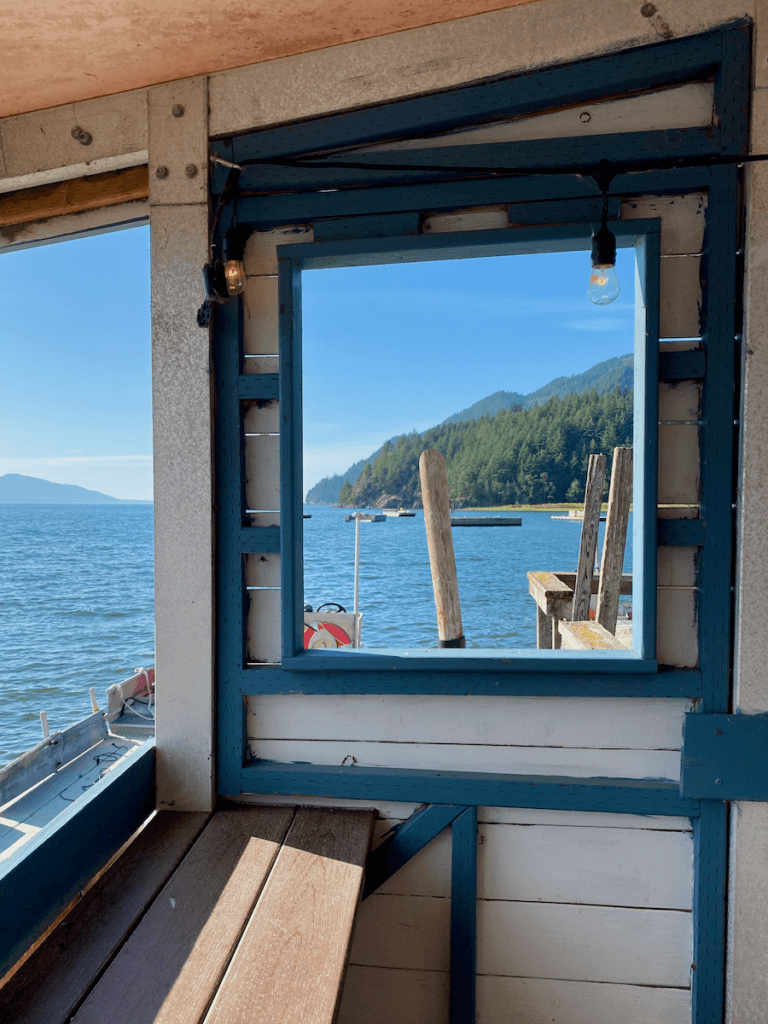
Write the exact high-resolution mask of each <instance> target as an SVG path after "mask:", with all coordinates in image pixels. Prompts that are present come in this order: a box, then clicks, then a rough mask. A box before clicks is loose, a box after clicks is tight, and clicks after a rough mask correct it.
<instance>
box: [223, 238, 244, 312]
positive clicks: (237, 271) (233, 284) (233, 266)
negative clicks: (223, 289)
mask: <svg viewBox="0 0 768 1024" xmlns="http://www.w3.org/2000/svg"><path fill="white" fill-rule="evenodd" d="M222 250H223V251H222V256H223V259H224V278H225V280H226V282H227V294H228V295H229V296H233V295H239V294H240V293H241V292H242V291H243V290H244V289H245V271H244V270H243V247H242V243H241V241H240V233H239V232H238V230H237V229H236V228H230V229H229V231H227V233H226V234H225V235H224V245H223V247H222Z"/></svg>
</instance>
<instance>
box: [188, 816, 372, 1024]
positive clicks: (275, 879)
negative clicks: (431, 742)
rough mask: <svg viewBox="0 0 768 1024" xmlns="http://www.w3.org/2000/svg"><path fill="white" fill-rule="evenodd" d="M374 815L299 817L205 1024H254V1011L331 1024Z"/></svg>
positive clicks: (269, 1017) (273, 1017) (275, 1017)
mask: <svg viewBox="0 0 768 1024" xmlns="http://www.w3.org/2000/svg"><path fill="white" fill-rule="evenodd" d="M375 817H376V812H375V811H347V810H336V811H334V810H328V809H322V810H321V809H317V808H315V809H312V808H302V809H300V810H299V811H297V813H296V818H295V821H294V823H293V825H292V826H291V830H290V832H289V833H288V835H287V836H286V839H285V843H284V845H283V847H282V849H281V850H280V854H279V856H278V858H277V861H276V863H275V867H274V869H273V871H272V873H271V875H270V877H269V881H268V882H267V884H266V886H265V888H264V893H263V895H262V897H261V899H260V900H259V903H258V905H257V907H256V909H255V911H254V912H253V915H252V916H251V920H250V921H249V923H248V927H247V928H246V931H245V933H244V935H243V938H242V941H241V943H240V945H239V946H238V948H237V951H236V953H235V955H234V957H233V958H232V963H231V965H230V968H229V970H228V972H227V974H226V977H225V978H224V981H223V982H222V984H221V987H220V988H219V991H218V993H217V995H216V999H215V1000H214V1002H213V1005H212V1007H211V1011H210V1013H209V1014H208V1016H207V1017H206V1018H205V1024H250V1022H252V1021H253V1020H254V1011H253V1008H254V1007H255V1006H258V1007H259V1017H260V1018H261V1019H262V1020H265V1021H266V1020H288V1019H290V1020H295V1021H302V1024H321V1022H328V1024H330V1022H331V1020H332V1019H333V1015H334V1011H335V1008H336V1004H337V1000H338V995H339V988H340V985H341V981H342V977H343V973H344V968H345V965H346V959H347V949H348V946H349V940H350V935H351V932H352V923H353V920H354V915H355V911H356V909H357V904H358V900H359V898H360V889H361V886H362V880H363V866H364V864H365V859H366V856H367V853H368V848H369V846H370V842H371V835H372V832H373V825H374V820H375ZM254 964H258V969H257V970H254ZM281 1007H282V1012H281V1011H280V1008H281ZM286 1007H290V1011H289V1012H288V1013H287V1012H286V1010H285V1008H286ZM179 1020H180V1021H181V1018H179ZM185 1020H186V1018H185ZM168 1024H170V1022H168Z"/></svg>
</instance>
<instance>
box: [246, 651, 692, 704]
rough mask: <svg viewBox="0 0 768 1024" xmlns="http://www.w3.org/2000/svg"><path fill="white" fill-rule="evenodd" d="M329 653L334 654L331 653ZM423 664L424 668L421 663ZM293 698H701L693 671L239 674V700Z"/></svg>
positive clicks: (274, 668)
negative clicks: (272, 695)
mask: <svg viewBox="0 0 768 1024" xmlns="http://www.w3.org/2000/svg"><path fill="white" fill-rule="evenodd" d="M331 653H333V652H331ZM422 664H423V663H422ZM260 693H265V694H266V693H293V694H310V693H312V694H338V693H367V694H405V693H412V694H417V693H420V694H442V695H445V696H450V695H453V696H459V697H461V696H481V695H484V696H501V697H690V698H697V697H698V696H699V695H700V693H701V673H700V672H699V671H698V670H697V669H661V670H659V671H658V672H646V673H642V674H639V675H628V674H625V675H616V674H615V673H608V674H606V675H601V674H600V673H591V672H589V673H583V674H582V673H579V674H572V673H560V672H552V671H549V670H544V671H542V670H541V668H540V669H539V671H538V672H530V671H518V670H517V669H510V667H509V666H508V665H507V666H504V665H503V664H499V665H496V666H494V670H493V671H483V672H468V671H466V670H465V669H464V668H463V666H462V665H460V664H457V665H455V667H454V666H450V667H449V666H448V665H446V666H445V667H440V666H438V667H437V668H435V667H432V668H424V669H422V667H421V666H419V667H414V666H413V665H411V667H410V668H408V669H399V668H398V667H397V664H396V663H393V664H390V665H389V666H387V668H386V669H385V670H383V671H377V672H374V671H368V672H340V671H322V672H300V673H299V672H292V671H287V670H286V669H284V668H282V667H281V666H279V665H264V666H250V667H248V668H245V669H244V670H243V671H242V673H241V695H242V696H244V697H245V696H249V695H250V696H256V695H258V694H260Z"/></svg>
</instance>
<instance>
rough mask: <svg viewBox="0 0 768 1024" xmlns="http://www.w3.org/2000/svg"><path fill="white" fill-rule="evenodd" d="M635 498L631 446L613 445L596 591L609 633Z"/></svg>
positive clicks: (600, 618) (601, 619)
mask: <svg viewBox="0 0 768 1024" xmlns="http://www.w3.org/2000/svg"><path fill="white" fill-rule="evenodd" d="M631 502H632V449H631V448H614V450H613V466H612V467H611V490H610V493H609V495H608V517H607V519H606V523H605V540H604V541H603V557H602V561H601V563H600V586H599V588H598V591H597V615H596V619H597V621H598V622H599V623H600V625H601V626H604V627H605V628H606V629H607V630H608V632H609V633H615V632H616V619H617V617H618V612H619V587H620V586H621V574H622V571H623V568H624V548H625V546H626V542H627V523H628V521H629V506H630V504H631Z"/></svg>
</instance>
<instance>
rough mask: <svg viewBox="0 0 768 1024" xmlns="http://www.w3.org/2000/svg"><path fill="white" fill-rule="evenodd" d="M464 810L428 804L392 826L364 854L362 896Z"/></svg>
mask: <svg viewBox="0 0 768 1024" xmlns="http://www.w3.org/2000/svg"><path fill="white" fill-rule="evenodd" d="M466 809H467V808H466V807H457V806H455V805H454V804H428V805H427V806H426V807H422V808H421V809H420V810H418V811H416V812H415V814H412V815H411V817H410V818H408V820H407V821H404V822H403V823H402V824H401V825H397V826H396V827H395V828H393V829H392V832H391V833H390V835H389V836H388V837H387V839H385V840H384V842H383V843H382V844H381V846H379V847H378V848H377V849H375V850H374V851H373V853H371V854H370V856H369V857H368V860H367V862H366V865H365V885H364V887H363V897H362V898H363V899H365V898H366V897H367V896H370V895H371V893H372V892H375V891H376V890H377V889H378V888H379V887H380V886H382V885H384V883H385V882H386V881H387V879H389V878H391V877H392V875H394V873H395V872H396V871H399V870H400V868H401V867H402V866H403V864H405V863H406V862H407V861H409V860H410V859H411V857H413V856H414V855H415V854H417V853H418V852H419V850H423V849H424V847H425V846H426V845H427V843H430V842H432V840H433V839H434V838H435V836H436V835H438V834H439V833H440V832H442V831H443V829H444V828H446V827H447V826H448V825H450V824H452V822H454V821H455V820H456V818H458V816H459V815H460V814H462V813H463V812H464V811H465V810H466Z"/></svg>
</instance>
